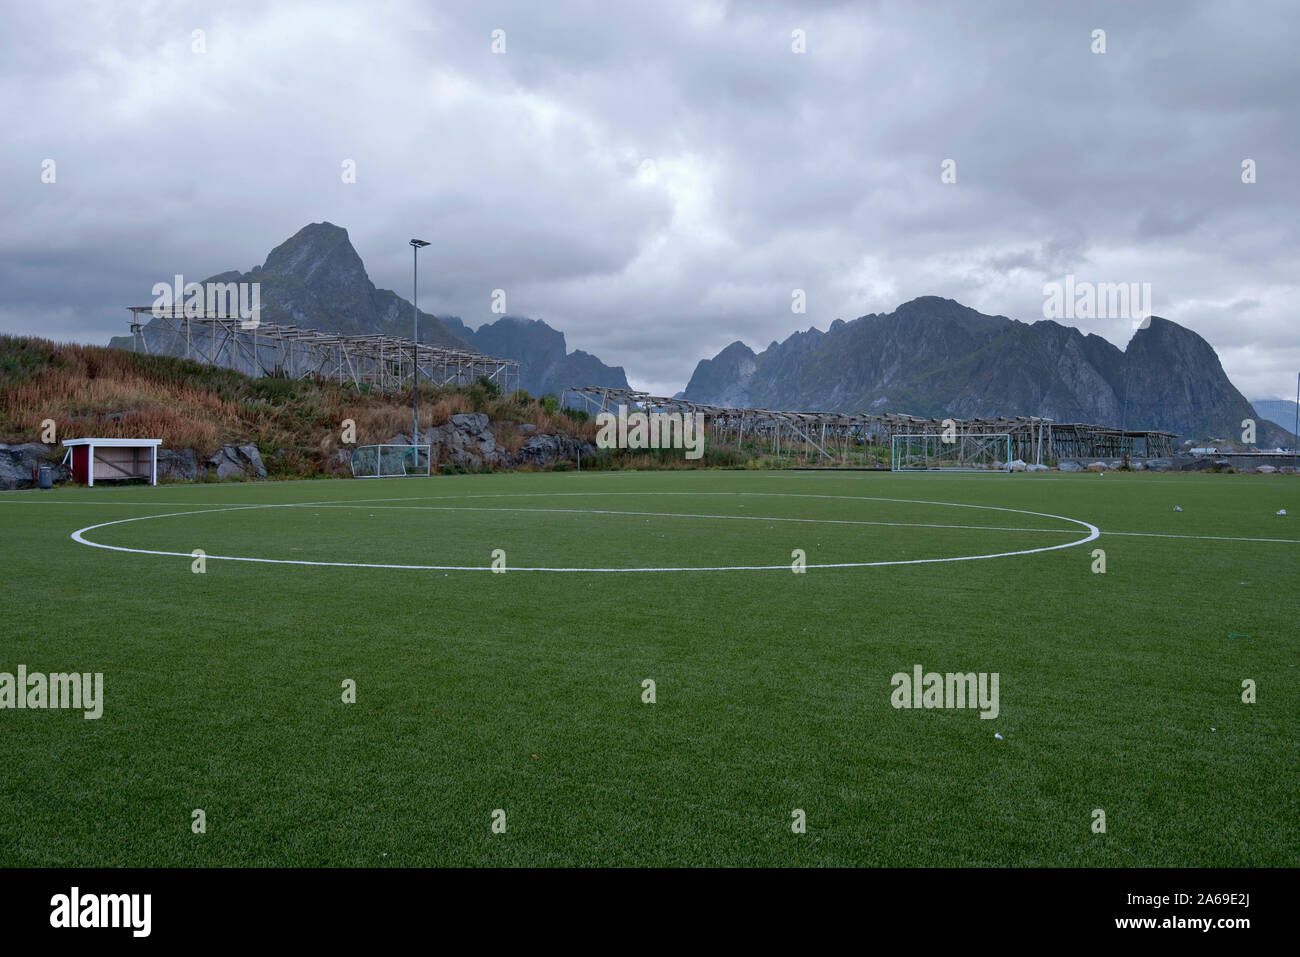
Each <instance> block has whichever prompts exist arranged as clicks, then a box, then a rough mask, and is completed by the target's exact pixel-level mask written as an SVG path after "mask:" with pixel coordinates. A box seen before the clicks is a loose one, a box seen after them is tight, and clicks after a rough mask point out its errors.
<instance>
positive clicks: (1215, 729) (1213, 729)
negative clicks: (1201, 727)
mask: <svg viewBox="0 0 1300 957" xmlns="http://www.w3.org/2000/svg"><path fill="white" fill-rule="evenodd" d="M1210 730H1211V731H1218V730H1219V729H1218V728H1211V729H1210Z"/></svg>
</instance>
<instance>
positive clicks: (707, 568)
mask: <svg viewBox="0 0 1300 957" xmlns="http://www.w3.org/2000/svg"><path fill="white" fill-rule="evenodd" d="M590 494H601V493H590ZM625 494H626V493H625ZM635 494H642V495H655V494H661V493H656V492H643V493H635ZM662 494H674V493H662ZM681 494H694V493H689V492H687V493H681ZM704 494H718V493H704ZM733 494H735V493H733ZM740 494H745V493H740ZM757 494H760V495H764V496H768V497H790V498H805V497H807V498H823V497H824V498H848V499H859V500H868V501H887V502H896V503H901V504H910V505H939V506H946V507H951V508H974V509H981V510H987V511H996V512H1013V513H1016V514H1020V515H1032V516H1034V517H1036V518H1051V519H1056V520H1057V521H1061V522H1069V523H1071V524H1073V525H1077V526H1079V527H1080V530H1082V529H1087V531H1088V534H1087V536H1086V537H1084V538H1080V539H1077V540H1075V541H1071V542H1064V543H1062V544H1059V545H1047V546H1043V547H1040V548H1027V549H1019V550H1016V551H1006V552H991V553H988V554H982V555H957V556H950V557H946V558H911V559H894V560H888V561H878V562H827V563H821V564H808V565H806V566H804V567H806V568H880V567H884V566H889V565H929V564H940V563H945V562H968V561H981V560H985V559H992V558H1011V557H1014V556H1018V555H1035V554H1038V553H1040V552H1051V551H1056V550H1057V549H1062V548H1074V547H1075V546H1077V545H1085V544H1087V543H1088V542H1091V541H1094V540H1096V539H1097V538H1098V537H1099V536H1100V535H1101V530H1100V529H1098V528H1097V526H1095V525H1093V524H1091V523H1089V522H1085V521H1082V520H1080V519H1077V518H1068V517H1066V516H1064V515H1052V514H1049V513H1046V512H1031V511H1028V510H1026V509H1018V508H1007V507H1002V506H994V505H970V504H966V503H960V502H929V501H917V500H913V499H870V498H864V497H859V496H805V495H799V494H798V493H794V494H790V495H785V494H783V493H779V492H771V493H757ZM521 497H522V496H521ZM313 506H315V507H326V508H328V507H335V508H344V507H346V508H352V507H355V508H366V507H383V506H367V505H362V504H348V505H343V504H340V503H323V502H316V503H312V502H307V503H285V504H267V505H236V506H231V507H229V508H204V509H198V510H193V511H186V512H168V513H165V514H162V515H139V516H136V517H135V518H123V519H117V520H115V521H111V522H100V523H99V524H97V525H87V526H85V527H84V528H79V529H77V530H76V531H75V532H73V533H72V534H71V538H72V540H73V541H74V542H77V543H78V544H80V545H88V546H90V547H92V548H103V549H107V550H109V551H115V552H126V553H131V554H137V555H159V556H164V557H168V558H192V557H194V556H193V553H192V552H170V551H161V550H157V549H148V548H129V547H126V546H122V545H107V544H104V543H102V542H95V541H91V540H90V539H88V538H86V537H85V536H86V534H87V533H89V532H93V531H95V530H96V529H100V528H107V527H109V526H112V525H125V524H128V523H130V522H146V521H151V520H153V519H158V518H178V517H182V516H188V515H209V514H214V513H217V512H235V511H250V510H257V509H269V508H311V507H313ZM410 507H411V508H418V506H410ZM429 510H437V511H482V510H483V509H476V508H470V507H466V508H464V509H458V508H455V507H451V506H431V507H429ZM494 511H520V512H534V511H538V512H540V511H545V512H553V511H560V512H568V513H574V514H593V515H601V514H641V513H621V512H608V511H601V510H598V509H584V510H578V509H554V510H552V509H530V508H520V509H494ZM646 514H653V515H658V516H660V517H681V518H710V519H715V518H716V519H740V520H751V521H801V522H810V523H818V524H872V525H896V526H898V527H924V528H963V529H970V528H974V529H983V528H989V530H1008V529H1001V528H997V529H995V528H994V527H992V526H962V525H957V526H949V525H929V524H919V523H902V522H900V523H891V522H871V523H867V522H863V523H857V522H851V521H849V520H842V519H797V518H770V517H763V516H750V515H709V516H697V515H681V514H678V513H646ZM1015 531H1021V529H1015ZM1023 531H1036V532H1056V533H1061V532H1064V531H1066V530H1063V529H1023ZM205 558H207V559H211V560H213V561H228V562H251V563H256V564H267V565H308V566H314V567H327V568H383V569H404V570H410V571H478V572H481V571H487V572H490V571H492V567H491V566H490V565H408V564H391V563H380V562H325V561H310V560H307V559H291V558H257V557H251V556H243V555H205ZM507 570H508V571H511V572H590V573H600V574H604V573H614V572H624V573H626V572H646V573H651V572H727V571H778V570H779V571H786V572H788V571H789V570H790V565H789V564H788V563H782V564H780V565H704V566H701V565H687V566H655V567H634V568H564V567H549V566H513V567H510V568H508V569H507Z"/></svg>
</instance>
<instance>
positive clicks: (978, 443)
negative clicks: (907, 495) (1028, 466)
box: [890, 432, 1011, 472]
mask: <svg viewBox="0 0 1300 957" xmlns="http://www.w3.org/2000/svg"><path fill="white" fill-rule="evenodd" d="M890 459H891V465H890V470H891V471H894V472H1010V471H1011V435H1010V433H1007V432H976V433H970V432H968V433H966V434H964V435H963V434H958V435H954V436H950V437H947V438H945V436H944V434H943V433H942V432H934V433H925V434H919V433H918V434H913V435H895V436H894V437H893V448H892V454H891V456H890Z"/></svg>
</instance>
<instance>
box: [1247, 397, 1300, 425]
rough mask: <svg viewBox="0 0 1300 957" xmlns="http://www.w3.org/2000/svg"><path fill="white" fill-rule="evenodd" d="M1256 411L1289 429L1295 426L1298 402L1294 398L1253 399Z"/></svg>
mask: <svg viewBox="0 0 1300 957" xmlns="http://www.w3.org/2000/svg"><path fill="white" fill-rule="evenodd" d="M1250 404H1251V405H1253V406H1254V407H1255V411H1256V412H1258V413H1259V414H1260V415H1262V416H1263V417H1264V418H1266V419H1268V421H1270V422H1272V423H1274V424H1275V425H1280V426H1281V427H1282V428H1284V429H1286V430H1287V431H1291V430H1292V429H1294V428H1295V418H1296V416H1295V411H1296V404H1295V400H1294V399H1253V400H1251V403H1250Z"/></svg>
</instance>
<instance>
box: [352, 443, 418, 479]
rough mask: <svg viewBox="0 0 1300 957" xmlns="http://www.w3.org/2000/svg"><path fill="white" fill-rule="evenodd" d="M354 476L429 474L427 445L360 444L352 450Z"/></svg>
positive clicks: (398, 476) (399, 476)
mask: <svg viewBox="0 0 1300 957" xmlns="http://www.w3.org/2000/svg"><path fill="white" fill-rule="evenodd" d="M351 465H352V475H353V477H354V478H401V477H403V476H407V475H428V474H429V446H427V445H359V446H357V447H356V448H355V449H353V450H352V460H351Z"/></svg>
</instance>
